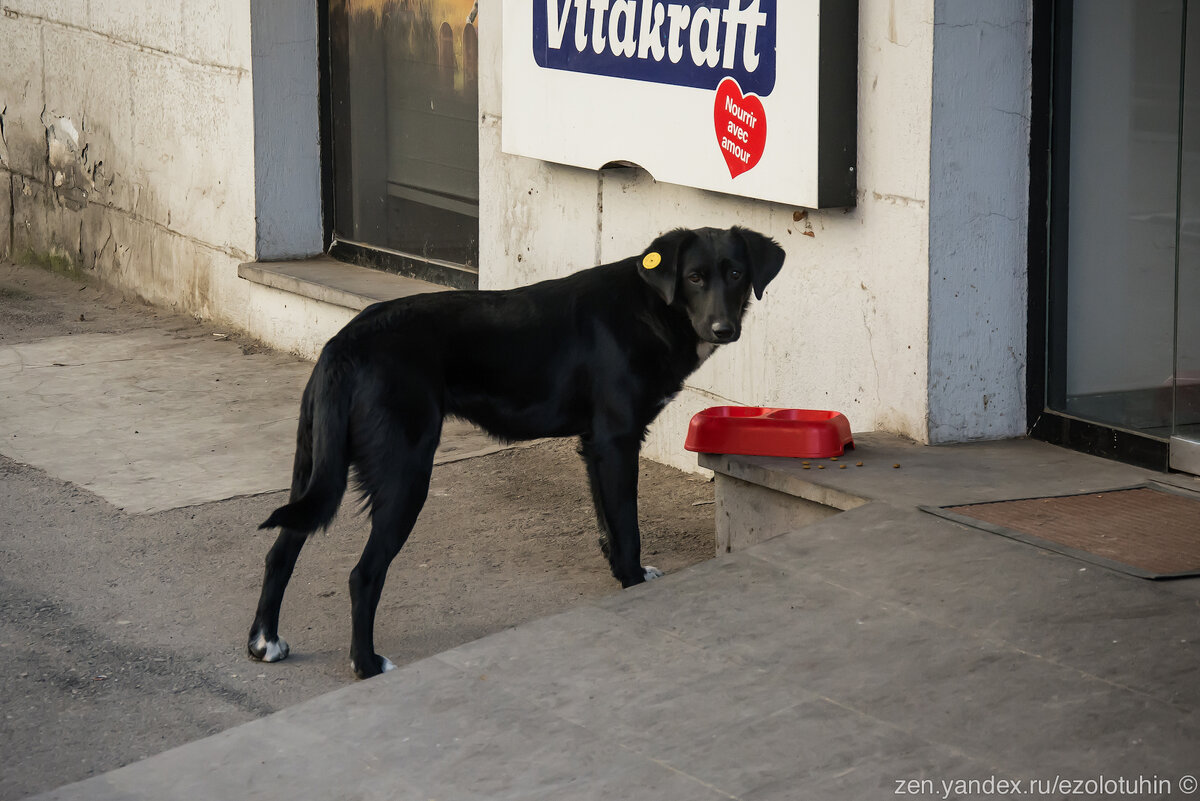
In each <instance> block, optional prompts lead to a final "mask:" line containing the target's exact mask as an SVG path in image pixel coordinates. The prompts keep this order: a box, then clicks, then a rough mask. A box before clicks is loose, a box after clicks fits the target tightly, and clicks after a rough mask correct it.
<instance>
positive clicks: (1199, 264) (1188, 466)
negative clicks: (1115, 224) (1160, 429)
mask: <svg viewBox="0 0 1200 801" xmlns="http://www.w3.org/2000/svg"><path fill="white" fill-rule="evenodd" d="M1189 5H1190V8H1186V9H1185V12H1186V22H1185V24H1186V36H1185V42H1184V54H1183V58H1184V68H1183V87H1182V91H1181V93H1180V98H1181V99H1180V106H1181V109H1182V111H1181V120H1180V130H1181V137H1180V148H1179V225H1178V244H1177V247H1176V252H1177V254H1178V259H1179V264H1178V279H1177V284H1178V288H1177V291H1176V301H1175V332H1176V333H1175V402H1174V413H1175V414H1174V421H1173V428H1172V432H1171V467H1172V468H1174V469H1176V470H1186V471H1187V472H1189V473H1196V474H1200V2H1192V3H1190V4H1189Z"/></svg>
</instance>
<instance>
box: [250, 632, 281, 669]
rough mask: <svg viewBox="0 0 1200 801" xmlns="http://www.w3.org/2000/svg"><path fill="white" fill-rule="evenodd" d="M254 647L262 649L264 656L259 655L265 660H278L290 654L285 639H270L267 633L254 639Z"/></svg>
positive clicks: (258, 649)
mask: <svg viewBox="0 0 1200 801" xmlns="http://www.w3.org/2000/svg"><path fill="white" fill-rule="evenodd" d="M254 648H255V650H257V651H262V656H260V657H259V659H261V660H262V661H263V662H278V661H279V660H280V659H283V658H284V657H285V656H287V655H288V644H287V643H286V642H284V641H283V640H268V639H267V638H266V635H263V634H260V635H258V639H257V640H255V641H254Z"/></svg>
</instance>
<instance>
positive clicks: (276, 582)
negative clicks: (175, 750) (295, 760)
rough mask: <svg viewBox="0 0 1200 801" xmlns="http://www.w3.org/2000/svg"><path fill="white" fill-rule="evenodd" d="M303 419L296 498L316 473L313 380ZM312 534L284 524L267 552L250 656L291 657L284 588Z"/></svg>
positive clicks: (294, 468) (273, 659)
mask: <svg viewBox="0 0 1200 801" xmlns="http://www.w3.org/2000/svg"><path fill="white" fill-rule="evenodd" d="M300 407H301V408H300V421H299V425H298V426H297V432H296V456H295V459H294V461H293V463H292V491H291V496H290V498H289V501H295V500H296V499H297V498H299V497H300V495H301V494H302V493H303V492H304V489H305V487H307V486H308V480H309V478H310V477H311V476H312V469H313V458H312V390H311V383H310V385H309V387H306V388H305V390H304V397H303V399H302V400H301V404H300ZM307 539H308V535H307V534H304V533H302V532H299V531H294V530H292V529H288V528H284V529H282V530H281V531H280V532H279V536H278V537H276V538H275V544H274V545H273V546H271V550H270V551H268V552H267V564H266V570H265V571H264V573H263V585H262V593H261V594H260V595H259V597H258V609H257V611H255V613H254V623H253V624H251V626H250V638H249V640H248V641H247V642H246V650H248V651H249V652H250V656H252V657H254V658H255V659H260V660H262V661H263V662H278V661H279V660H281V659H285V658H287V655H288V650H289V649H288V644H287V643H286V642H285V641H284V640H281V639H280V638H279V607H280V606H281V605H282V604H283V591H284V590H286V589H287V585H288V581H289V580H291V578H292V570H294V569H295V567H296V559H297V558H299V556H300V549H301V548H303V547H304V542H305V540H307Z"/></svg>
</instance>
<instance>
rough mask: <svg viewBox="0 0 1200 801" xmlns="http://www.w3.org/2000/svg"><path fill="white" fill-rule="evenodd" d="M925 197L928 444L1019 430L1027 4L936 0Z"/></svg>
mask: <svg viewBox="0 0 1200 801" xmlns="http://www.w3.org/2000/svg"><path fill="white" fill-rule="evenodd" d="M934 20H935V26H934V37H933V123H932V124H933V128H932V130H933V137H932V142H931V150H930V159H929V172H930V178H929V183H930V190H929V191H930V205H929V275H930V279H929V433H928V438H929V440H930V441H932V442H958V441H963V440H971V439H996V438H1003V437H1015V436H1020V435H1021V434H1023V433H1024V432H1025V428H1026V424H1025V351H1026V336H1027V333H1026V332H1027V325H1026V314H1027V309H1028V306H1027V297H1028V295H1027V293H1028V281H1027V278H1028V267H1027V265H1028V256H1027V252H1028V251H1027V248H1028V221H1029V116H1030V82H1031V79H1032V73H1031V67H1032V62H1031V59H1030V55H1029V54H1030V47H1031V45H1032V10H1031V8H1030V4H1029V2H1028V0H936V2H935V4H934Z"/></svg>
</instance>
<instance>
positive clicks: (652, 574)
mask: <svg viewBox="0 0 1200 801" xmlns="http://www.w3.org/2000/svg"><path fill="white" fill-rule="evenodd" d="M642 570H645V571H646V581H649V580H650V579H656V578H662V575H663V572H662V571H661V570H659V569H658V568H657V567H654V566H653V565H642Z"/></svg>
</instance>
